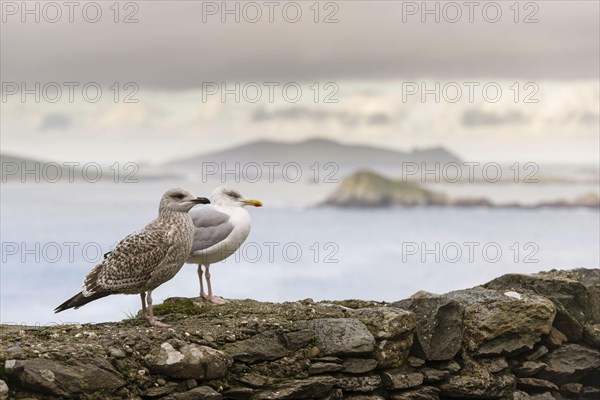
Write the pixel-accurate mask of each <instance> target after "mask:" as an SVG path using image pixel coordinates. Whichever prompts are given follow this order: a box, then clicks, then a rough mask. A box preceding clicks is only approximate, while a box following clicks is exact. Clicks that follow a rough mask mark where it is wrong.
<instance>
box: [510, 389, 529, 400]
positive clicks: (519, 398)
mask: <svg viewBox="0 0 600 400" xmlns="http://www.w3.org/2000/svg"><path fill="white" fill-rule="evenodd" d="M512 398H513V400H530V399H531V396H530V395H528V394H527V393H525V392H522V391H520V390H517V391H516V392H514V393H513V397H512Z"/></svg>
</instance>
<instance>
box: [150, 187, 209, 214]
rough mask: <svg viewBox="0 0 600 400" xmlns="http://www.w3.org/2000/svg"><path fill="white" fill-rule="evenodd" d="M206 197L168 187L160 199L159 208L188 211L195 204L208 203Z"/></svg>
mask: <svg viewBox="0 0 600 400" xmlns="http://www.w3.org/2000/svg"><path fill="white" fill-rule="evenodd" d="M209 203H210V201H209V200H208V199H207V198H206V197H196V196H194V195H193V194H191V193H190V192H188V191H187V190H185V189H179V188H175V189H170V190H167V191H166V192H165V194H163V197H162V199H160V208H161V209H165V210H170V211H177V212H188V211H190V210H191V209H192V207H194V206H195V205H196V204H209Z"/></svg>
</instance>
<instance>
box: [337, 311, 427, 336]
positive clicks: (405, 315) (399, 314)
mask: <svg viewBox="0 0 600 400" xmlns="http://www.w3.org/2000/svg"><path fill="white" fill-rule="evenodd" d="M348 315H349V316H352V317H353V318H357V319H358V320H359V321H361V322H362V323H363V324H365V326H366V327H367V329H369V331H370V332H371V333H372V334H373V336H374V337H375V338H376V339H396V338H399V337H402V336H404V335H407V334H412V333H413V331H414V330H415V326H416V321H415V315H414V314H413V313H412V312H409V311H406V310H402V309H399V308H395V307H376V308H361V309H358V310H350V311H349V312H348Z"/></svg>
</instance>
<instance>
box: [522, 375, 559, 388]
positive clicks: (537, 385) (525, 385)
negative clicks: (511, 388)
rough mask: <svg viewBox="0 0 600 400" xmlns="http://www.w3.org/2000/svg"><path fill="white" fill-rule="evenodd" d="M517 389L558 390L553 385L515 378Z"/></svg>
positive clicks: (535, 380) (532, 379) (530, 379)
mask: <svg viewBox="0 0 600 400" xmlns="http://www.w3.org/2000/svg"><path fill="white" fill-rule="evenodd" d="M517 387H518V388H519V389H524V390H539V391H542V390H558V386H556V385H555V384H554V383H552V382H550V381H547V380H545V379H537V378H517Z"/></svg>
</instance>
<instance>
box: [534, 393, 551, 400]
mask: <svg viewBox="0 0 600 400" xmlns="http://www.w3.org/2000/svg"><path fill="white" fill-rule="evenodd" d="M531 400H556V397H554V396H552V393H550V392H544V393H541V394H536V395H534V396H531Z"/></svg>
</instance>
